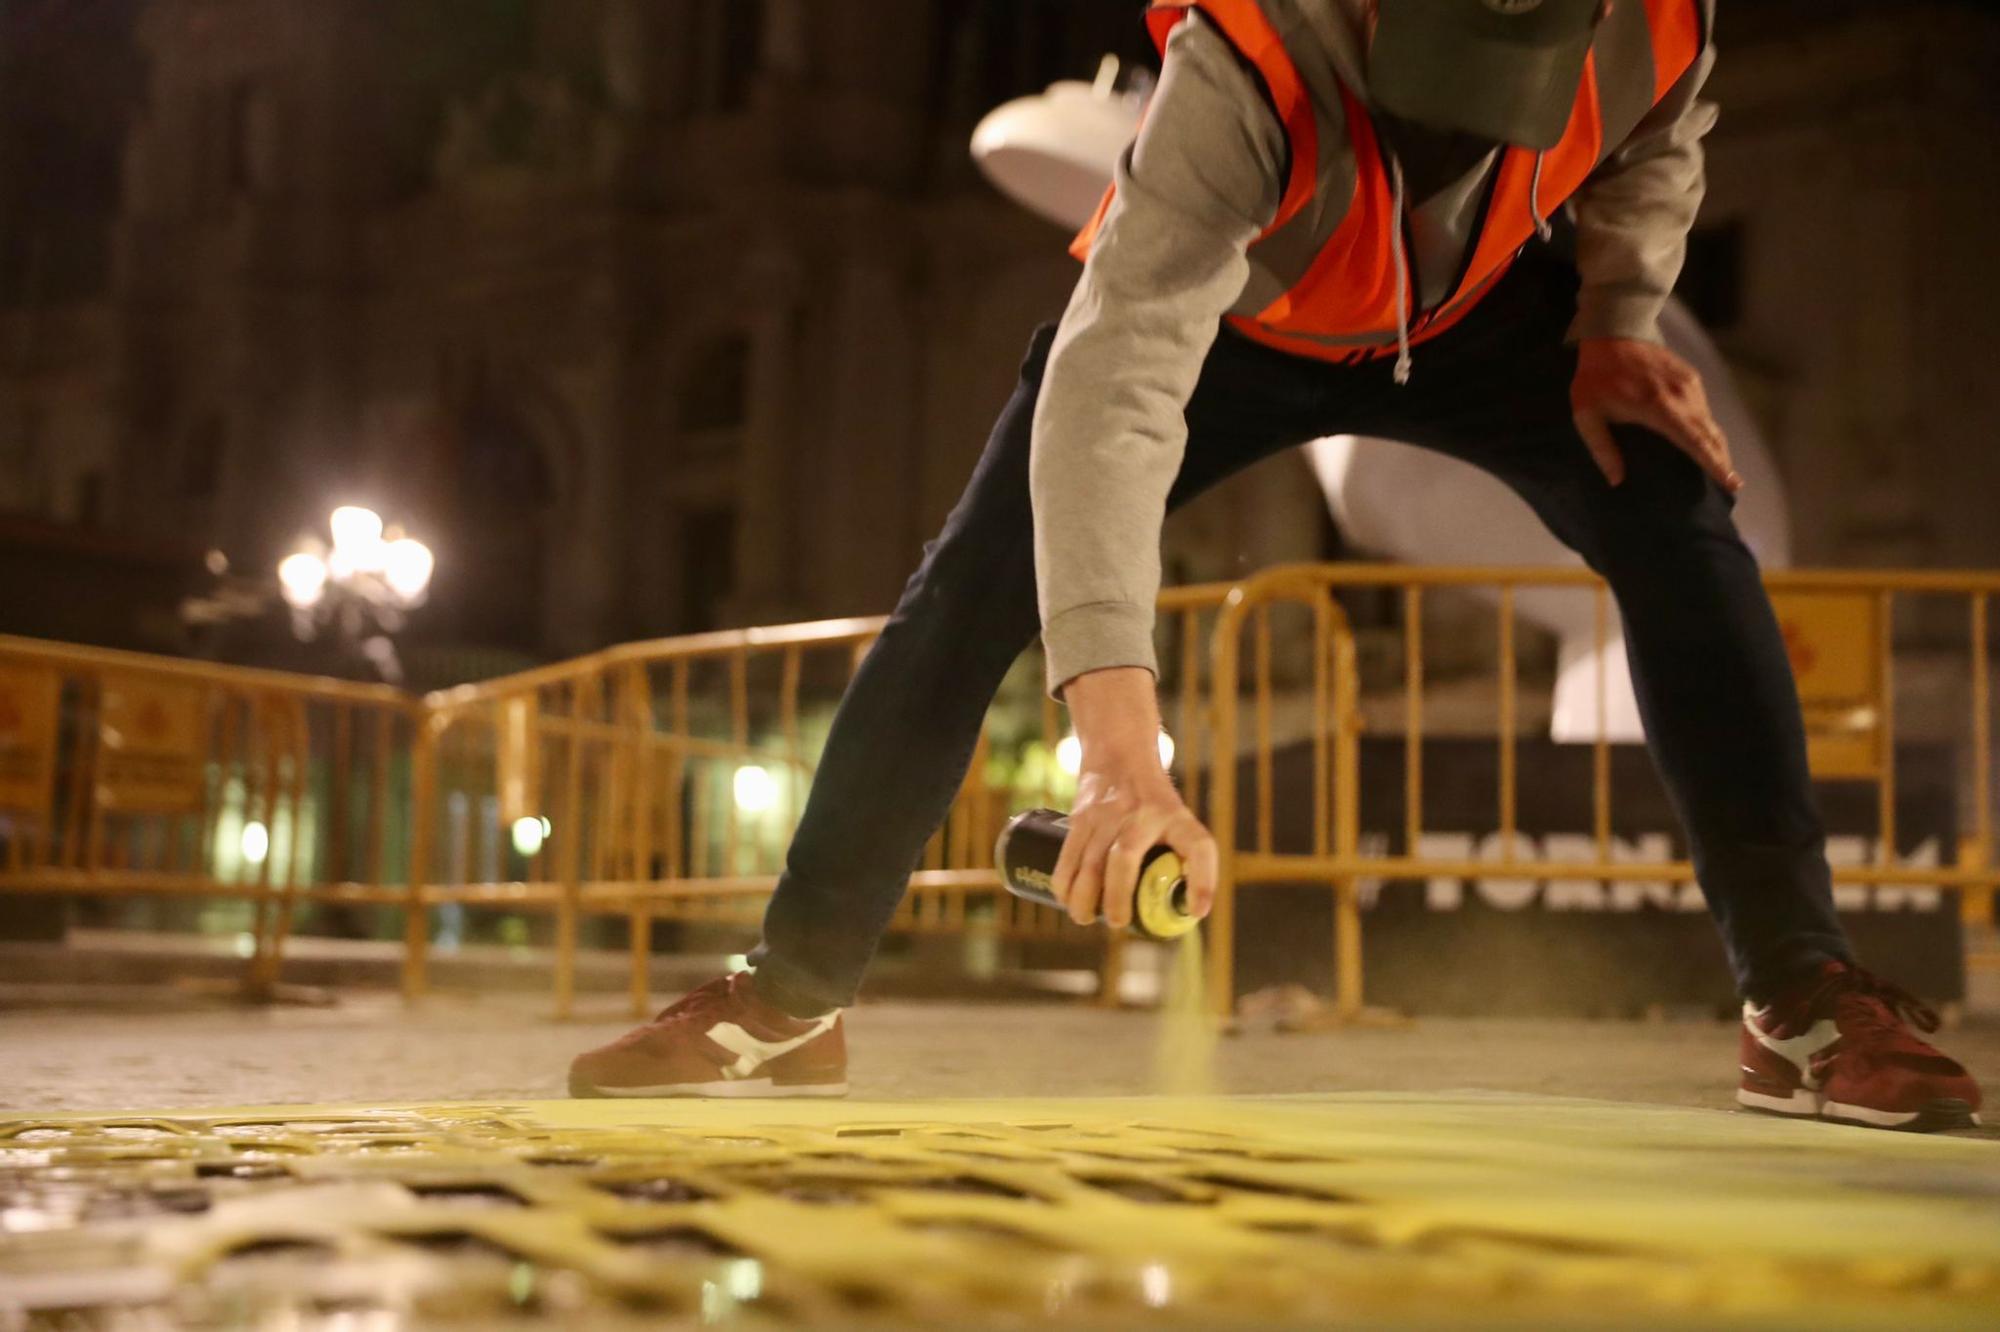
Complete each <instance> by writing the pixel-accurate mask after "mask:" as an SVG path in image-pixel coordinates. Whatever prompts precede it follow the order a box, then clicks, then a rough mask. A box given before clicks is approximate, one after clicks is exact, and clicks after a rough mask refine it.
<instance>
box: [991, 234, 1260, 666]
mask: <svg viewBox="0 0 2000 1332" xmlns="http://www.w3.org/2000/svg"><path fill="white" fill-rule="evenodd" d="M1114 225H1115V220H1114ZM1109 230H1110V228H1107V232H1108V231H1109ZM1134 243H1136V244H1138V245H1144V244H1146V242H1145V241H1143V240H1140V241H1137V242H1132V241H1127V240H1125V239H1123V238H1120V239H1118V240H1116V241H1114V244H1115V245H1118V246H1120V247H1123V246H1125V245H1128V244H1134ZM1100 253H1104V252H1103V251H1100ZM1118 258H1119V261H1118V262H1117V263H1107V264H1104V265H1093V266H1092V271H1089V272H1087V273H1086V274H1085V277H1084V280H1083V281H1082V282H1081V283H1079V284H1078V286H1077V289H1076V293H1075V295H1074V296H1073V298H1072V299H1071V302H1070V306H1069V310H1068V312H1067V313H1066V314H1065V315H1064V317H1063V322H1062V327H1061V328H1060V329H1059V330H1058V332H1057V335H1056V342H1055V346H1054V348H1053V350H1052V351H1051V353H1050V357H1049V362H1048V369H1047V372H1046V376H1045V378H1044V380H1043V383H1042V392H1041V395H1040V398H1039V400H1038V401H1037V403H1036V408H1035V437H1034V450H1033V461H1032V463H1031V470H1030V478H1031V479H1030V485H1031V489H1032V493H1033V497H1034V511H1035V568H1036V572H1037V583H1038V589H1039V593H1040V604H1041V614H1042V640H1043V646H1044V650H1045V651H1046V653H1047V657H1048V673H1049V679H1048V683H1049V686H1050V688H1051V689H1052V690H1059V689H1060V687H1061V685H1062V684H1063V683H1064V682H1065V681H1067V680H1070V679H1072V678H1074V677H1075V676H1077V675H1080V674H1083V673H1084V672H1086V671H1095V670H1103V669H1105V668H1107V667H1113V666H1136V667H1141V668H1143V669H1145V670H1148V671H1151V670H1154V669H1155V663H1154V653H1153V603H1154V601H1155V600H1156V599H1157V597H1158V595H1159V587H1160V527H1161V523H1162V521H1163V519H1164V517H1165V511H1166V499H1167V493H1168V491H1169V490H1170V489H1171V488H1172V485H1173V481H1174V478H1175V476H1176V475H1177V474H1178V473H1179V470H1180V464H1181V458H1182V454H1183V452H1184V451H1185V447H1186V442H1187V425H1186V420H1185V417H1184V409H1185V406H1186V403H1187V400H1188V398H1189V396H1190V395H1191V394H1192V393H1193V391H1194V385H1195V382H1196V380H1197V378H1198V377H1199V375H1200V372H1201V365H1202V362H1203V360H1204V359H1205V358H1206V356H1207V354H1208V350H1209V347H1210V346H1211V345H1212V343H1213V341H1214V338H1215V335H1216V329H1217V326H1218V324H1217V320H1218V315H1219V312H1220V311H1221V310H1222V309H1223V308H1226V307H1227V305H1228V303H1229V301H1230V300H1231V299H1232V298H1233V297H1234V296H1235V294H1236V292H1237V291H1239V290H1240V289H1241V287H1242V282H1243V275H1244V271H1245V265H1244V263H1243V261H1242V259H1241V255H1240V251H1239V252H1238V253H1237V255H1236V257H1235V258H1234V259H1233V260H1231V259H1229V258H1227V257H1226V256H1220V257H1218V258H1217V260H1216V261H1214V263H1213V266H1212V267H1211V268H1210V269H1209V271H1207V272H1205V273H1200V274H1196V273H1184V277H1185V279H1186V285H1184V286H1182V287H1181V288H1180V289H1178V290H1169V291H1158V290H1155V291H1142V290H1132V289H1130V286H1129V283H1128V281H1127V279H1128V277H1133V278H1136V276H1137V275H1138V274H1139V273H1141V272H1143V271H1146V268H1147V267H1148V266H1146V265H1143V264H1133V265H1132V266H1131V267H1130V268H1129V269H1128V268H1127V267H1126V263H1125V261H1126V260H1129V259H1132V258H1135V256H1132V255H1130V254H1123V253H1121V254H1120V255H1119V257H1118Z"/></svg>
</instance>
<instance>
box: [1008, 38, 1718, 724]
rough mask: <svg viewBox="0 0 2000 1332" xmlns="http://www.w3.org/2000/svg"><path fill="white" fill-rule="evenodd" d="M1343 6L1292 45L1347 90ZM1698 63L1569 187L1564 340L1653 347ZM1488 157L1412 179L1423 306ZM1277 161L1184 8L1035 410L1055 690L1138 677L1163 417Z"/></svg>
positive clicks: (1155, 559) (1190, 373)
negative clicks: (1102, 673)
mask: <svg viewBox="0 0 2000 1332" xmlns="http://www.w3.org/2000/svg"><path fill="white" fill-rule="evenodd" d="M1358 9H1359V5H1358V3H1356V0H1318V4H1317V5H1316V6H1315V11H1316V12H1315V27H1316V29H1318V30H1319V31H1318V35H1320V36H1321V37H1323V38H1324V41H1325V49H1324V50H1323V51H1321V52H1317V53H1312V54H1314V55H1317V56H1319V57H1321V58H1325V59H1329V60H1331V61H1332V62H1333V64H1334V66H1335V67H1336V68H1337V69H1338V70H1339V71H1340V73H1341V77H1342V81H1343V82H1344V83H1345V84H1346V85H1347V86H1348V87H1349V88H1350V89H1352V90H1354V91H1355V92H1356V94H1357V95H1358V96H1361V97H1363V98H1365V97H1366V83H1365V81H1364V79H1363V72H1362V71H1363V69H1364V68H1365V65H1364V61H1363V60H1362V59H1361V52H1362V50H1363V46H1362V38H1361V35H1360V34H1361V31H1362V29H1361V26H1360V24H1361V19H1360V15H1359V12H1358ZM1295 58H1306V53H1298V54H1297V55H1295ZM1713 62H1714V52H1713V50H1712V49H1710V50H1706V51H1704V52H1702V55H1701V58H1700V59H1699V60H1698V61H1697V62H1696V63H1695V65H1694V67H1693V68H1692V69H1690V70H1689V71H1688V73H1687V74H1686V76H1685V77H1683V78H1682V79H1681V81H1680V82H1679V83H1678V84H1677V85H1676V86H1675V87H1674V88H1672V89H1671V90H1669V92H1668V93H1667V95H1666V97H1665V98H1664V99H1663V100H1662V101H1661V102H1660V104H1659V105H1658V106H1656V107H1655V108H1654V109H1653V110H1652V111H1651V112H1650V113H1649V114H1648V115H1647V116H1646V118H1645V119H1644V120H1643V121H1641V122H1640V124H1639V126H1638V128H1637V129H1636V130H1635V131H1634V132H1633V133H1632V134H1631V136H1630V137H1629V138H1627V140H1626V141H1625V143H1624V144H1623V145H1621V146H1620V147H1619V148H1618V149H1617V151H1615V152H1614V153H1613V154H1612V155H1611V156H1610V157H1609V158H1608V159H1607V160H1606V161H1605V162H1604V163H1603V164H1602V165H1600V166H1599V167H1598V169H1597V171H1596V172H1595V173H1594V174H1593V175H1592V176H1591V178H1590V179H1589V180H1588V181H1586V182H1585V184H1584V186H1583V188H1582V189H1581V190H1580V191H1579V192H1578V193H1577V194H1576V195H1575V196H1574V199H1573V201H1572V202H1573V203H1574V206H1575V215H1576V223H1577V265H1578V268H1579V269H1580V270H1581V273H1582V278H1583V284H1582V289H1581V292H1580V294H1579V296H1578V308H1577V316H1576V321H1575V323H1574V325H1572V327H1571V329H1570V336H1571V338H1572V339H1575V338H1586V337H1621V338H1639V339H1645V340H1648V341H1658V339H1659V333H1658V329H1657V321H1658V319H1659V314H1660V310H1661V308H1662V307H1663V306H1664V305H1665V304H1666V300H1667V296H1668V294H1669V293H1670V292H1671V291H1672V289H1673V285H1674V280H1675V279H1676V277H1677V276H1678V275H1679V273H1680V268H1681V262H1682V260H1683V258H1684V257H1685V254H1686V249H1687V232H1688V228H1689V226H1690V225H1692V223H1693V221H1694V216H1695V212H1696V210H1697V209H1698V208H1699V207H1700V204H1701V196H1702V188H1703V176H1702V154H1701V138H1702V136H1703V135H1704V134H1706V133H1707V132H1708V130H1709V128H1710V126H1712V125H1713V124H1714V122H1715V111H1714V108H1713V107H1712V106H1711V105H1709V104H1708V103H1706V102H1703V101H1700V100H1699V98H1698V94H1699V92H1700V89H1701V86H1702V84H1703V83H1704V82H1705V81H1706V79H1707V77H1708V71H1709V68H1710V67H1711V65H1712V64H1713ZM1496 157H1497V153H1493V152H1489V153H1487V154H1486V155H1484V156H1483V157H1480V158H1479V159H1478V160H1477V161H1476V162H1475V163H1474V165H1473V166H1471V168H1470V169H1469V170H1466V171H1465V172H1464V173H1463V174H1462V175H1460V176H1459V177H1457V178H1456V179H1452V180H1443V181H1435V182H1413V184H1416V186H1417V188H1416V189H1415V190H1414V192H1413V201H1414V202H1415V203H1416V207H1415V208H1414V209H1413V210H1412V212H1411V215H1410V231H1411V235H1412V238H1413V255H1412V257H1413V259H1414V261H1415V265H1416V269H1417V272H1418V274H1419V278H1420V282H1421V287H1422V289H1421V290H1420V291H1419V292H1418V293H1417V294H1418V296H1419V298H1420V299H1421V300H1422V301H1423V303H1424V304H1425V305H1430V304H1432V303H1434V302H1436V301H1438V300H1439V299H1441V298H1442V297H1443V296H1444V295H1445V294H1446V293H1445V292H1444V291H1443V290H1442V286H1443V284H1445V283H1448V282H1449V281H1450V280H1451V278H1452V276H1454V275H1455V274H1456V273H1457V271H1458V270H1459V268H1460V261H1461V258H1462V256H1463V252H1464V249H1465V247H1466V246H1467V245H1468V244H1470V243H1471V242H1472V236H1471V231H1472V228H1473V225H1474V219H1475V215H1476V211H1477V201H1478V198H1479V196H1480V194H1481V192H1482V191H1481V189H1480V187H1481V186H1482V185H1483V183H1484V180H1485V177H1486V175H1487V173H1488V172H1490V171H1491V170H1492V169H1493V165H1494V162H1495V160H1496ZM1286 160H1287V159H1286V141H1285V132H1284V128H1283V126H1282V125H1281V124H1280V123H1279V122H1278V119H1277V117H1276V116H1275V115H1274V114H1273V113H1272V112H1271V110H1270V107H1269V103H1268V102H1267V101H1266V99H1265V97H1264V95H1263V93H1262V91H1261V90H1260V89H1259V88H1258V87H1257V86H1256V84H1255V82H1254V76H1253V75H1252V74H1250V73H1249V72H1248V71H1247V70H1246V69H1245V68H1244V66H1243V65H1242V64H1241V63H1239V62H1238V60H1237V58H1236V55H1235V53H1234V51H1233V50H1231V48H1230V47H1229V45H1228V43H1227V42H1226V41H1225V40H1224V39H1223V38H1222V37H1221V35H1220V34H1218V33H1217V32H1216V31H1215V30H1214V29H1213V28H1211V27H1209V26H1208V24H1207V23H1206V22H1205V21H1204V20H1203V19H1202V18H1201V17H1200V15H1199V13H1195V14H1191V15H1190V16H1189V18H1188V20H1187V21H1186V22H1184V23H1182V24H1181V25H1180V27H1178V28H1177V29H1175V31H1174V34H1173V36H1172V38H1171V39H1170V40H1169V42H1168V44H1167V52H1166V59H1165V62H1164V65H1163V67H1162V71H1161V78H1160V83H1159V87H1158V89H1157V90H1156V91H1155V93H1154V94H1153V100H1152V104H1151V105H1150V107H1149V108H1148V109H1147V112H1146V119H1145V123H1144V125H1143V126H1142V128H1141V130H1140V132H1139V136H1138V138H1137V140H1136V141H1135V142H1134V143H1133V145H1132V146H1131V147H1130V148H1129V149H1127V151H1126V152H1125V153H1124V154H1123V156H1122V157H1121V158H1120V160H1119V162H1118V165H1117V170H1116V179H1117V186H1118V189H1117V197H1116V199H1115V201H1114V202H1113V204H1112V207H1111V211H1110V213H1109V215H1108V216H1107V217H1106V218H1105V221H1104V225H1103V226H1102V228H1101V229H1100V230H1099V232H1098V235H1097V238H1096V240H1095V242H1094V243H1093V245H1092V248H1091V252H1090V258H1089V260H1088V262H1087V263H1085V265H1084V269H1083V276H1082V278H1081V279H1080V280H1079V281H1078V282H1077V285H1076V290H1075V292H1074V293H1073V294H1072V295H1071V297H1070V302H1069V307H1068V309H1067V310H1066V311H1065V312H1064V314H1063V318H1062V323H1061V325H1060V327H1059V328H1058V330H1057V333H1056V338H1055V343H1054V346H1053V349H1052V350H1051V352H1050V354H1049V361H1048V366H1047V368H1046V370H1045V372H1044V376H1043V381H1042V389H1041V395H1040V398H1039V400H1038V401H1037V403H1036V405H1035V419H1034V444H1033V452H1032V463H1031V487H1032V490H1033V496H1034V512H1035V569H1036V580H1037V584H1038V588H1039V593H1040V602H1041V616H1042V642H1043V646H1044V649H1045V651H1046V654H1047V660H1048V684H1049V688H1050V690H1051V691H1052V692H1054V693H1056V694H1058V695H1060V693H1061V690H1062V686H1063V685H1064V684H1066V683H1067V682H1068V681H1070V680H1072V679H1074V678H1076V677H1077V676H1079V675H1082V674H1084V673H1086V672H1088V671H1096V670H1104V669H1107V668H1109V667H1114V666H1140V667H1144V668H1145V669H1147V670H1149V671H1155V672H1157V669H1158V667H1157V664H1156V662H1155V659H1154V651H1153V606H1154V602H1155V600H1156V599H1157V598H1158V595H1159V589H1160V527H1161V522H1162V519H1163V518H1164V516H1165V508H1166V497H1167V492H1168V490H1169V488H1170V487H1171V486H1172V484H1173V481H1174V478H1175V476H1176V475H1177V474H1178V473H1179V470H1180V463H1181V454H1182V452H1183V450H1184V448H1185V446H1186V443H1187V428H1186V422H1185V419H1184V416H1183V412H1184V410H1185V408H1186V406H1187V402H1188V399H1189V397H1190V396H1192V394H1193V392H1194V386H1195V382H1196V380H1197V378H1198V377H1199V375H1200V373H1201V367H1202V362H1203V361H1204V360H1205V359H1206V358H1207V355H1208V351H1209V348H1210V346H1211V345H1212V344H1213V342H1214V340H1215V336H1216V333H1217V331H1218V328H1219V326H1220V322H1221V319H1222V316H1223V314H1224V313H1225V312H1227V311H1228V310H1229V309H1230V308H1231V307H1232V306H1233V305H1234V304H1235V303H1236V301H1237V299H1238V297H1239V296H1240V295H1242V294H1243V293H1244V292H1245V290H1246V288H1247V287H1248V286H1249V285H1251V284H1253V283H1269V282H1270V281H1271V279H1270V278H1269V276H1268V275H1266V274H1264V273H1262V272H1260V271H1259V270H1258V269H1257V268H1256V267H1255V265H1254V264H1253V262H1252V260H1253V256H1252V255H1251V254H1250V253H1249V252H1248V249H1249V246H1250V243H1251V242H1252V241H1253V240H1255V239H1256V238H1257V236H1258V235H1259V234H1261V233H1262V231H1263V230H1264V228H1265V226H1266V225H1268V224H1269V222H1270V221H1271V219H1272V217H1273V216H1274V215H1275V214H1276V212H1277V208H1278V201H1279V197H1280V192H1281V182H1282V180H1283V173H1284V170H1285V165H1286ZM1447 160H1449V158H1447ZM1426 184H1428V185H1430V186H1431V187H1432V188H1428V189H1426V188H1424V186H1425V185H1426ZM1271 294H1272V295H1276V294H1277V293H1276V292H1275V291H1273V292H1272V293H1271ZM1422 366H1423V349H1422V347H1421V346H1419V347H1418V348H1417V350H1416V367H1417V369H1416V376H1417V377H1416V382H1415V383H1413V384H1411V385H1410V386H1408V387H1407V388H1405V389H1404V390H1403V391H1404V392H1411V393H1421V392H1423V388H1422V373H1423V370H1422Z"/></svg>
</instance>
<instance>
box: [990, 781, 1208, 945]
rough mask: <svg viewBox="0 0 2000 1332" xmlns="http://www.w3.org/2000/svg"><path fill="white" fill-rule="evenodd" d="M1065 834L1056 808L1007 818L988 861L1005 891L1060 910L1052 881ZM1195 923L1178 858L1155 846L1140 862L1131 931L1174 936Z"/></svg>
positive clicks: (1064, 820) (1065, 818) (1144, 935)
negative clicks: (1005, 886)
mask: <svg viewBox="0 0 2000 1332" xmlns="http://www.w3.org/2000/svg"><path fill="white" fill-rule="evenodd" d="M1067 836H1069V816H1068V815H1066V814H1063V813H1061V812H1060V811H1057V810H1053V809H1031V810H1029V811H1028V812H1027V813H1025V814H1017V815H1015V816H1014V817H1013V818H1012V819H1009V820H1008V821H1007V826H1006V827H1005V828H1002V829H1001V830H1000V840H999V841H998V842H996V843H995V844H994V847H993V863H994V864H995V865H997V866H999V868H1000V878H1001V881H1002V882H1004V883H1005V884H1006V885H1007V891H1008V892H1010V893H1012V894H1014V896H1016V897H1020V898H1025V899H1026V900H1028V901H1030V902H1039V903H1041V904H1042V905H1043V906H1051V907H1055V908H1056V909H1057V910H1061V909H1062V903H1061V902H1059V901H1057V900H1056V895H1055V893H1054V891H1053V890H1052V887H1051V883H1052V881H1053V879H1054V877H1055V872H1056V860H1057V858H1058V857H1059V856H1061V855H1062V846H1063V839H1064V838H1065V837H1067ZM1199 924H1201V921H1200V920H1199V919H1198V918H1196V917H1195V916H1194V914H1193V913H1192V910H1191V908H1190V907H1189V904H1188V885H1187V876H1186V874H1185V873H1184V872H1183V871H1182V868H1181V858H1180V857H1179V856H1177V855H1175V854H1174V853H1173V852H1172V851H1171V850H1169V849H1168V848H1166V847H1164V846H1156V847H1154V848H1153V849H1152V850H1150V851H1148V852H1147V853H1146V854H1145V857H1144V858H1143V859H1142V860H1141V861H1140V862H1139V887H1138V891H1137V892H1135V893H1134V894H1133V896H1132V932H1133V933H1134V934H1137V935H1139V936H1140V937H1142V938H1146V939H1160V940H1166V939H1178V938H1180V937H1181V936H1182V935H1184V934H1186V933H1187V932H1188V931H1190V930H1192V929H1194V927H1195V926H1197V925H1199Z"/></svg>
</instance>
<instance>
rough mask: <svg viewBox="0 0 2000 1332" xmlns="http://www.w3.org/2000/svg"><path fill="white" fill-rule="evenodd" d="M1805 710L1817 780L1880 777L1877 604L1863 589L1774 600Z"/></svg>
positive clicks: (1880, 680)
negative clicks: (1821, 778) (1819, 778)
mask: <svg viewBox="0 0 2000 1332" xmlns="http://www.w3.org/2000/svg"><path fill="white" fill-rule="evenodd" d="M1771 605H1772V607H1773V609H1775V610H1776V611H1777V614H1778V626H1779V628H1780V630H1781V631H1782V632H1783V633H1784V636H1785V651H1786V653H1787V655H1789V656H1790V657H1791V659H1792V674H1793V676H1794V677H1795V678H1796V679H1797V680H1798V684H1799V703H1800V706H1801V708H1802V709H1803V711H1804V713H1805V723H1806V750H1807V753H1808V755H1809V757H1810V761H1811V763H1812V771H1813V775H1814V776H1816V777H1862V778H1873V777H1879V776H1880V775H1881V773H1882V760H1883V754H1882V746H1883V744H1884V737H1883V733H1882V721H1883V678H1882V662H1881V654H1880V651H1879V646H1878V645H1879V643H1880V641H1881V631H1882V625H1881V619H1880V616H1881V606H1880V603H1879V601H1878V599H1877V598H1876V597H1875V596H1874V595H1873V594H1871V593H1867V592H1779V593H1775V594H1773V596H1772V597H1771Z"/></svg>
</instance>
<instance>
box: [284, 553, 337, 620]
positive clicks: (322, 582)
mask: <svg viewBox="0 0 2000 1332" xmlns="http://www.w3.org/2000/svg"><path fill="white" fill-rule="evenodd" d="M327 572H328V571H327V567H326V561H325V560H323V559H321V558H320V557H319V556H317V555H315V554H313V553H312V552H311V551H309V550H302V551H298V552H297V553H295V554H291V555H287V556H285V558H284V559H282V560H280V561H279V562H278V587H279V590H280V591H281V592H282V593H283V594H284V598H285V604H286V605H288V606H291V607H293V608H295V609H297V610H309V609H311V608H312V607H314V606H317V605H319V601H320V598H321V597H323V596H325V595H326V580H327Z"/></svg>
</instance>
